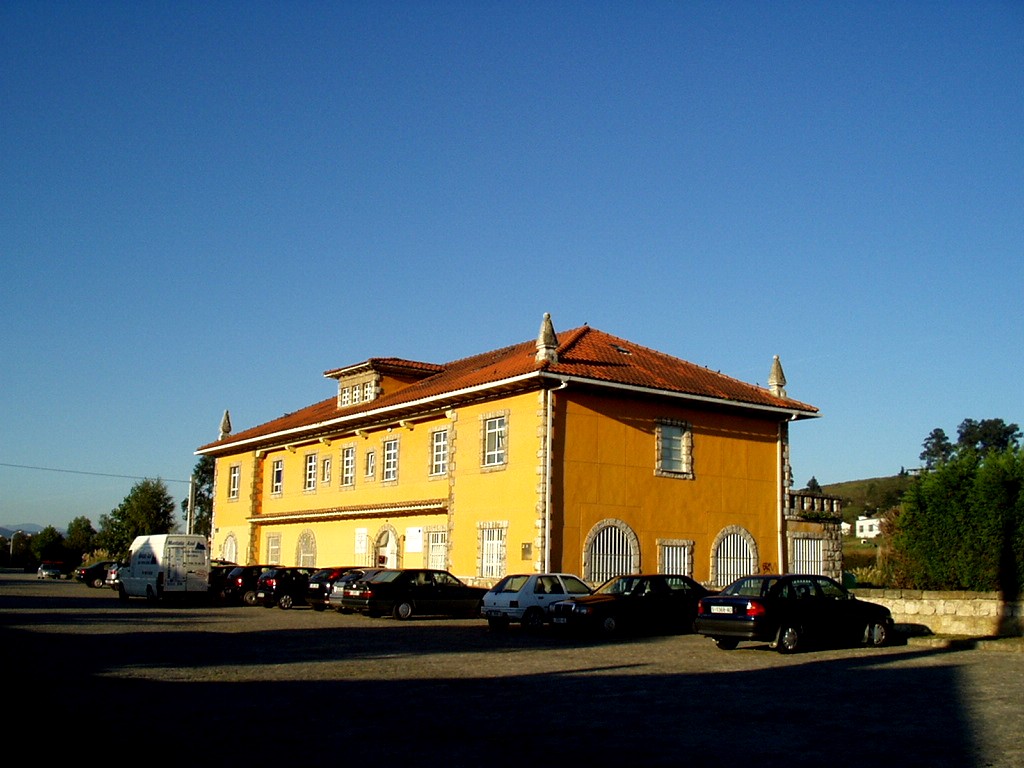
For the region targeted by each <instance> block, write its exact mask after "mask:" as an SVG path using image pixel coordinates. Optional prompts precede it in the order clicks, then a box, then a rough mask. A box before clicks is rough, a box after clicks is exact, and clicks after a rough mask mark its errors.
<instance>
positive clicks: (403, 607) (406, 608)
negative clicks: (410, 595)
mask: <svg viewBox="0 0 1024 768" xmlns="http://www.w3.org/2000/svg"><path fill="white" fill-rule="evenodd" d="M392 613H393V614H394V616H395V618H396V619H399V620H401V621H405V620H406V619H408V618H409V617H411V616H412V603H410V602H409V601H408V600H400V601H399V602H397V603H395V609H394V611H392Z"/></svg>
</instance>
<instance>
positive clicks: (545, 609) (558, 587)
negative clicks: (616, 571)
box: [480, 573, 593, 629]
mask: <svg viewBox="0 0 1024 768" xmlns="http://www.w3.org/2000/svg"><path fill="white" fill-rule="evenodd" d="M592 591H593V590H592V589H591V588H590V587H589V586H587V584H586V582H584V581H583V580H582V579H580V578H579V577H578V576H573V575H572V574H571V573H522V574H510V575H508V576H506V577H505V578H503V579H502V580H501V581H499V582H498V583H497V584H495V585H494V586H493V587H491V589H490V590H488V592H487V594H486V595H484V600H483V604H482V606H481V608H480V615H481V616H483V617H484V618H485V619H487V623H488V624H489V625H490V627H491V629H505V628H506V627H507V626H508V625H509V623H510V622H513V621H516V622H519V623H520V624H522V625H523V626H524V627H527V628H530V629H536V628H537V627H540V626H543V625H544V624H545V623H547V622H550V621H551V606H553V605H554V604H555V603H557V602H558V601H559V600H567V599H568V598H570V597H576V596H578V595H589V594H590V593H591V592H592Z"/></svg>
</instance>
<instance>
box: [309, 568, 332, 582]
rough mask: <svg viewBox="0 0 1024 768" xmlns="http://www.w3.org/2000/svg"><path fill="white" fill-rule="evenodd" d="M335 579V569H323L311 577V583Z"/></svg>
mask: <svg viewBox="0 0 1024 768" xmlns="http://www.w3.org/2000/svg"><path fill="white" fill-rule="evenodd" d="M332 578H334V569H333V568H321V569H320V570H319V571H317V572H316V573H314V574H313V575H312V576H310V577H309V580H310V581H330V580H331V579H332Z"/></svg>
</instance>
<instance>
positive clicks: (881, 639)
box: [864, 622, 889, 648]
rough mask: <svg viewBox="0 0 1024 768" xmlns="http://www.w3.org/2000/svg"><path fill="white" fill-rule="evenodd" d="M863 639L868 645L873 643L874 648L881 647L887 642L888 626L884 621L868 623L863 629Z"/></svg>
mask: <svg viewBox="0 0 1024 768" xmlns="http://www.w3.org/2000/svg"><path fill="white" fill-rule="evenodd" d="M864 640H865V641H866V642H867V644H868V645H873V646H874V647H875V648H881V647H882V646H883V645H886V644H888V642H889V627H888V626H887V625H886V624H885V622H878V623H877V624H868V626H867V627H866V628H865V630H864Z"/></svg>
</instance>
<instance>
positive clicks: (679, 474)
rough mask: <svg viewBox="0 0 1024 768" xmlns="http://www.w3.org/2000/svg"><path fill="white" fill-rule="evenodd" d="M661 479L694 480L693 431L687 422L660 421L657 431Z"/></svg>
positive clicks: (656, 465)
mask: <svg viewBox="0 0 1024 768" xmlns="http://www.w3.org/2000/svg"><path fill="white" fill-rule="evenodd" d="M655 440H656V449H657V458H656V463H655V469H654V473H655V474H656V475H658V476H659V477H674V478H680V479H685V480H692V479H693V429H692V428H691V427H690V425H689V424H688V423H686V422H685V421H674V420H666V421H659V422H658V426H657V428H656V429H655Z"/></svg>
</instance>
